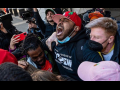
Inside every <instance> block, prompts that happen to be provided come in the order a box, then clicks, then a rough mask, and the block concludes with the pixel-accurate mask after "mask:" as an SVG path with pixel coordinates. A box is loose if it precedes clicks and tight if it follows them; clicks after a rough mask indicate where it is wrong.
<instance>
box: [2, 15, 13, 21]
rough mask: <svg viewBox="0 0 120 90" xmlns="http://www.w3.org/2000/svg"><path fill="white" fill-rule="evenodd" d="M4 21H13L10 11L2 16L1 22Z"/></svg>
mask: <svg viewBox="0 0 120 90" xmlns="http://www.w3.org/2000/svg"><path fill="white" fill-rule="evenodd" d="M4 21H13V18H12V16H11V14H10V13H8V14H3V15H1V16H0V22H4Z"/></svg>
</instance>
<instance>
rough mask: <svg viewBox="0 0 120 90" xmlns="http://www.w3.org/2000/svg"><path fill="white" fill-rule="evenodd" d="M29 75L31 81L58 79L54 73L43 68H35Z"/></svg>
mask: <svg viewBox="0 0 120 90" xmlns="http://www.w3.org/2000/svg"><path fill="white" fill-rule="evenodd" d="M31 77H32V79H33V81H59V79H58V78H57V75H56V74H53V73H52V72H49V71H45V70H36V71H35V72H33V73H32V74H31Z"/></svg>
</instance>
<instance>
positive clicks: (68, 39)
mask: <svg viewBox="0 0 120 90" xmlns="http://www.w3.org/2000/svg"><path fill="white" fill-rule="evenodd" d="M73 32H74V30H73V31H72V32H71V34H70V35H69V36H67V37H66V38H65V39H64V40H62V41H60V40H58V39H57V41H58V42H59V43H61V44H63V43H66V42H68V41H70V39H71V35H72V34H73Z"/></svg>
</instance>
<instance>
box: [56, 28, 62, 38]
mask: <svg viewBox="0 0 120 90" xmlns="http://www.w3.org/2000/svg"><path fill="white" fill-rule="evenodd" d="M62 33H63V28H62V27H60V26H58V28H57V35H58V36H60V35H61V34H62Z"/></svg>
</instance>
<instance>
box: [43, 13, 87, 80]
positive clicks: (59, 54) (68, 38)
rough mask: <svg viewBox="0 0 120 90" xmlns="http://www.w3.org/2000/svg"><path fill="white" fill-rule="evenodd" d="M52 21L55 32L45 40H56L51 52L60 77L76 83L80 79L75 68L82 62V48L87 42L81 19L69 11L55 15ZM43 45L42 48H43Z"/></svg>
mask: <svg viewBox="0 0 120 90" xmlns="http://www.w3.org/2000/svg"><path fill="white" fill-rule="evenodd" d="M53 21H54V22H56V23H57V27H56V32H54V33H53V34H52V36H50V37H49V38H48V39H47V40H46V43H45V45H47V46H48V47H49V45H48V43H47V41H49V40H50V39H56V41H57V42H58V45H57V46H53V44H52V50H51V49H50V48H49V49H50V50H51V51H52V52H53V55H54V59H55V61H56V63H57V66H58V69H59V71H60V74H61V75H67V76H69V77H71V78H73V79H75V80H77V81H80V80H81V79H80V78H79V77H78V75H77V68H78V66H79V64H80V63H81V62H82V61H83V46H84V44H85V43H86V41H87V39H88V38H87V35H86V31H85V28H84V27H83V25H82V20H81V18H80V17H79V16H78V15H77V14H76V13H75V12H71V11H67V12H65V13H64V14H63V15H61V14H56V15H54V16H53ZM45 45H43V46H45Z"/></svg>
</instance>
